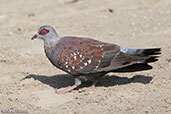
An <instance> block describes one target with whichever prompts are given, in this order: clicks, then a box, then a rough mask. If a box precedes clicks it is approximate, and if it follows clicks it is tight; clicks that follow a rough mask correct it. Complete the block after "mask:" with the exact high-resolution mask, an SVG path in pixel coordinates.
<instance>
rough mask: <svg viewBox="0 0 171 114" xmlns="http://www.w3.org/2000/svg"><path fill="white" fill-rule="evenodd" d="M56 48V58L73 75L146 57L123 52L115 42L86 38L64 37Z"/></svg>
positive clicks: (98, 70) (107, 69) (127, 63)
mask: <svg viewBox="0 0 171 114" xmlns="http://www.w3.org/2000/svg"><path fill="white" fill-rule="evenodd" d="M58 50H59V52H58V54H57V57H56V60H57V61H60V65H61V67H62V69H63V70H64V71H67V72H69V73H71V74H74V75H77V74H78V75H80V74H89V73H97V72H109V71H112V70H116V69H119V68H122V67H126V66H129V65H132V64H135V63H141V62H143V61H144V60H145V59H147V57H140V56H135V55H129V54H127V53H123V52H122V51H121V48H120V46H117V45H115V44H108V43H104V42H100V41H97V40H92V39H88V38H77V37H64V38H62V39H61V41H60V42H59V43H58Z"/></svg>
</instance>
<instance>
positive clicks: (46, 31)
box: [39, 28, 49, 35]
mask: <svg viewBox="0 0 171 114" xmlns="http://www.w3.org/2000/svg"><path fill="white" fill-rule="evenodd" d="M48 32H49V30H48V29H45V28H44V29H42V30H40V31H39V34H40V35H46V34H47V33H48Z"/></svg>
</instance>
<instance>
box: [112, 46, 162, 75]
mask: <svg viewBox="0 0 171 114" xmlns="http://www.w3.org/2000/svg"><path fill="white" fill-rule="evenodd" d="M124 49H125V50H122V49H121V51H122V52H124V53H126V54H129V55H133V56H137V57H138V58H139V59H140V60H138V61H137V63H136V64H132V65H130V66H126V67H123V68H121V69H117V70H115V71H114V72H136V71H142V70H150V69H152V66H150V65H148V63H151V62H156V61H158V57H159V56H158V55H159V54H161V48H152V49H128V48H124ZM141 60H142V61H141Z"/></svg>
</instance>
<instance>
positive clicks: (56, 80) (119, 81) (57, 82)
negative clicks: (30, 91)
mask: <svg viewBox="0 0 171 114" xmlns="http://www.w3.org/2000/svg"><path fill="white" fill-rule="evenodd" d="M30 78H33V79H34V80H39V81H40V82H41V83H43V84H47V85H49V86H51V87H53V88H57V89H59V88H63V87H68V86H69V85H73V84H74V78H73V77H72V76H70V75H68V74H61V75H54V76H44V75H34V74H30V75H28V76H26V77H25V78H23V79H22V80H25V79H30ZM151 80H152V77H151V76H143V75H135V76H133V77H132V78H128V77H119V76H115V75H112V76H104V77H102V78H101V79H100V82H99V83H98V84H97V86H104V87H109V86H115V85H124V84H129V83H142V84H148V83H150V81H151ZM90 85H91V83H90V82H86V83H83V84H81V86H80V87H79V88H82V87H88V86H90Z"/></svg>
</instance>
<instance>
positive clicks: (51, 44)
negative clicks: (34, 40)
mask: <svg viewBox="0 0 171 114" xmlns="http://www.w3.org/2000/svg"><path fill="white" fill-rule="evenodd" d="M56 44H57V41H48V42H44V49H45V53H51V51H52V50H53V48H54V47H55V45H56Z"/></svg>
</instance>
